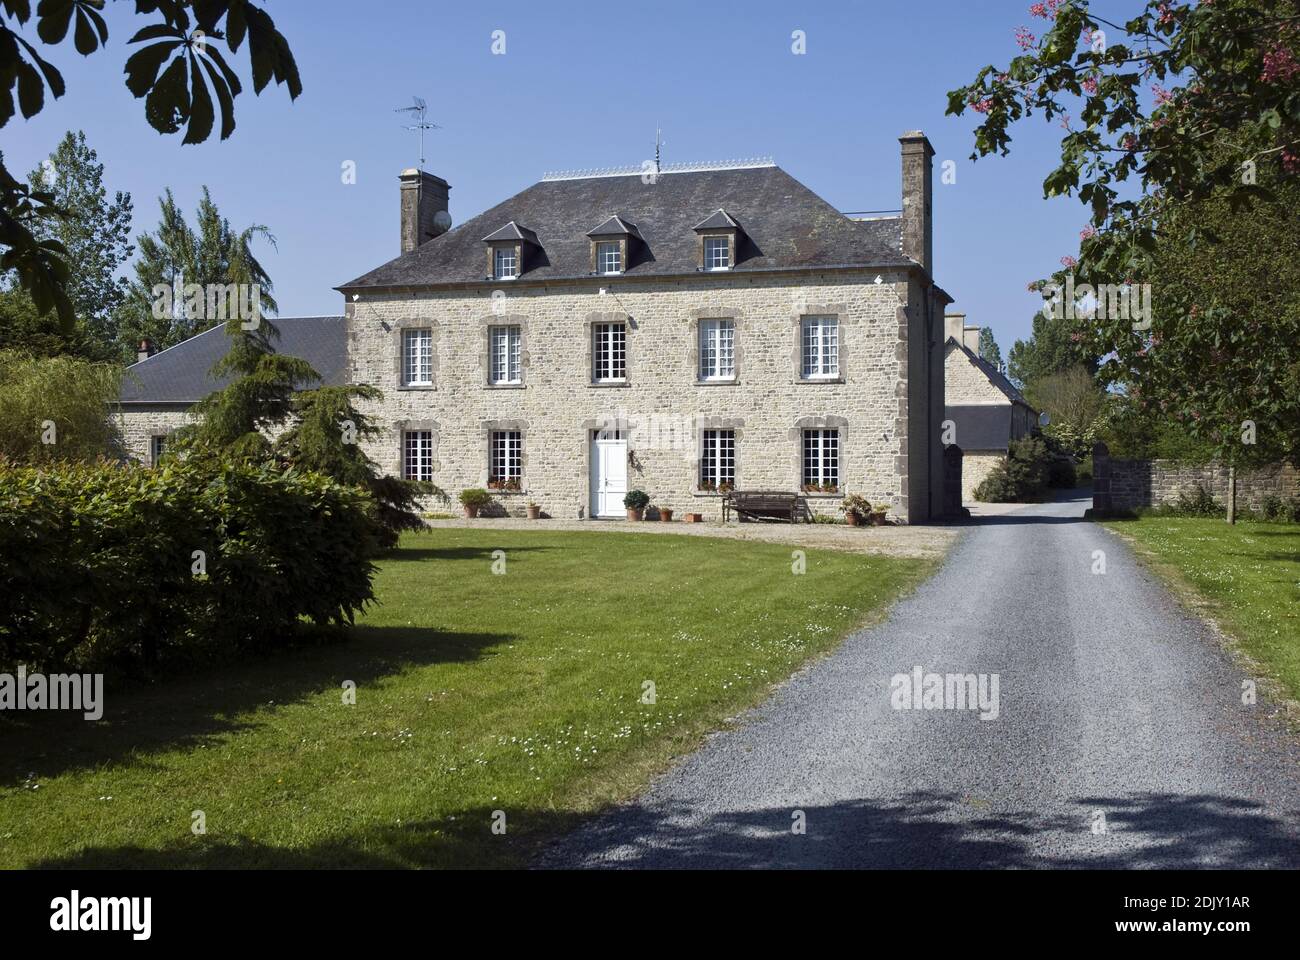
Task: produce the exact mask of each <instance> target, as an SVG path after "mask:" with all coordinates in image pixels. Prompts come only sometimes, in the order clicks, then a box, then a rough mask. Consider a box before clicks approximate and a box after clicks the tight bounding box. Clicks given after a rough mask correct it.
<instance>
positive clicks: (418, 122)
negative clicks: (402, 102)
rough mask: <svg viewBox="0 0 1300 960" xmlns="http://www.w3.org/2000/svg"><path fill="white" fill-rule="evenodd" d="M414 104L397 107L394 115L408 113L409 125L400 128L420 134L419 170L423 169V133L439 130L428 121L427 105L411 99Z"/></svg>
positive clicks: (421, 98)
mask: <svg viewBox="0 0 1300 960" xmlns="http://www.w3.org/2000/svg"><path fill="white" fill-rule="evenodd" d="M411 99H412V100H413V101H414V103H412V104H411V106H409V107H398V108H397V109H396V110H394V111H393V112H394V113H409V114H410V115H411V120H412V121H413V122H412V123H410V124H407V125H405V126H403V127H402V129H403V130H415V131H418V132H419V134H420V169H421V170H423V169H424V131H426V130H441V129H442V128H441V127H439V126H438V125H437V124H436V123H434V122H433V121H431V120H430V119H429V105H428V104H427V103H425V102H424V98H423V97H411Z"/></svg>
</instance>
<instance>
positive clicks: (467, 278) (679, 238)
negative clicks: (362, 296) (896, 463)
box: [339, 166, 914, 290]
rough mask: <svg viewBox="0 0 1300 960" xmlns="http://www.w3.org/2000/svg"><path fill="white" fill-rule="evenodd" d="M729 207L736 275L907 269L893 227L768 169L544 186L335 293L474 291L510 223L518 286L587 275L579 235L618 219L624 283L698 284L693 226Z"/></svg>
mask: <svg viewBox="0 0 1300 960" xmlns="http://www.w3.org/2000/svg"><path fill="white" fill-rule="evenodd" d="M719 209H725V210H726V211H727V212H728V213H729V214H730V215H731V216H733V217H734V218H735V219H736V220H738V221H739V222H740V223H741V224H743V226H744V231H745V235H746V236H747V238H748V239H747V240H746V242H745V243H743V244H742V245H741V248H740V250H739V251H738V253H739V256H738V260H737V263H736V266H735V268H734V272H736V273H744V272H747V271H756V270H774V269H814V268H818V267H843V266H866V267H882V268H883V267H894V266H909V265H912V264H913V263H914V261H912V260H910V259H909V258H907V257H905V256H903V254H902V253H901V251H900V233H901V228H900V224H901V221H900V220H899V219H898V218H896V217H895V218H888V219H881V220H870V221H856V220H850V219H849V218H848V217H845V216H844V215H843V214H841V213H840V212H839V211H838V210H836V209H835V208H834V207H832V206H831V205H830V204H829V203H827V202H826V201H825V200H823V199H821V198H820V197H818V196H817V195H816V194H814V193H813V192H812V191H811V190H809V189H808V188H807V187H805V186H804V185H803V184H801V183H800V182H799V181H797V180H795V179H794V178H793V177H791V176H790V175H789V174H788V173H786V172H785V171H784V170H782V169H780V168H779V167H775V166H761V167H748V168H740V169H728V170H707V171H701V172H693V173H665V174H662V175H660V176H659V178H658V180H657V182H654V183H643V182H642V181H641V177H640V176H638V175H630V176H607V177H590V178H584V179H568V180H543V181H541V182H539V183H535V184H533V185H532V186H531V187H529V188H528V189H526V190H524V191H523V192H522V193H518V194H516V195H515V196H513V197H511V198H510V199H509V200H506V201H504V202H503V203H500V204H498V205H497V206H495V207H493V208H492V209H490V210H488V211H486V212H484V213H482V214H480V215H478V216H477V217H474V218H473V219H471V220H467V221H466V222H465V223H463V224H461V225H460V226H459V227H457V228H455V229H453V230H450V231H448V232H447V233H444V234H443V235H442V236H439V237H435V238H434V239H433V240H430V241H428V242H427V243H424V244H422V245H420V246H419V247H417V248H416V249H415V250H412V251H411V252H409V253H406V254H403V255H402V256H400V257H398V258H397V259H396V260H391V261H389V262H388V263H386V264H384V265H383V266H381V267H378V268H376V269H374V270H371V271H370V272H369V273H366V274H364V275H362V276H360V277H358V278H356V279H355V280H352V281H350V282H349V283H345V284H343V285H342V286H340V287H339V289H340V290H353V289H360V288H367V287H404V286H423V285H430V284H454V283H482V282H483V281H484V260H483V246H482V242H483V237H485V236H487V235H489V234H490V233H492V232H494V231H496V230H498V229H500V227H501V225H502V224H505V223H509V222H511V221H514V222H516V223H526V224H528V225H529V227H531V228H532V229H533V230H534V231H536V234H537V242H538V244H539V245H540V246H541V249H542V251H543V254H544V255H543V256H541V257H538V258H536V259H535V260H534V265H533V266H531V267H530V268H529V269H527V270H525V271H524V273H523V274H522V275H521V276H520V277H519V279H518V280H516V281H514V282H515V283H527V282H529V281H545V280H554V279H557V278H579V277H588V276H590V275H591V248H590V240H589V238H588V236H587V232H588V231H589V230H590V229H591V225H592V224H593V223H599V222H600V221H602V220H605V219H608V218H609V217H611V216H615V215H618V216H620V217H622V218H624V219H625V220H626V221H627V222H629V223H635V224H636V225H637V229H638V231H639V233H640V235H641V238H642V240H643V241H644V242H643V243H642V244H639V245H638V246H640V248H641V249H640V251H639V252H638V254H637V255H636V256H635V257H634V258H633V259H632V262H631V263H629V264H628V265H627V269H626V274H627V276H629V277H639V276H667V275H681V274H696V273H697V271H698V267H699V264H698V263H697V253H696V250H697V243H698V238H697V235H696V234H695V232H694V229H693V228H694V227H695V225H696V224H698V223H699V222H700V221H701V220H702V219H706V220H707V218H709V217H711V216H712V215H713V214H714V213H715V212H716V211H718V210H719Z"/></svg>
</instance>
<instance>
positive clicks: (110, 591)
mask: <svg viewBox="0 0 1300 960" xmlns="http://www.w3.org/2000/svg"><path fill="white" fill-rule="evenodd" d="M378 534H379V526H378V524H377V523H376V520H375V516H374V506H373V504H372V503H371V501H370V500H369V498H368V497H367V496H366V495H365V493H364V491H362V490H360V489H358V488H353V487H346V486H341V485H339V484H337V483H334V482H333V481H331V480H329V479H327V478H325V477H322V476H320V475H318V474H312V473H300V472H298V471H294V470H289V471H284V470H280V469H277V468H275V467H273V466H269V465H267V466H250V465H240V466H234V465H220V464H214V463H212V462H211V461H210V460H195V461H175V462H172V463H170V464H168V465H167V466H165V467H163V468H162V469H160V470H150V469H145V468H142V467H138V466H128V467H120V466H117V465H114V464H109V463H99V464H93V465H57V466H51V467H44V468H35V467H21V468H19V467H8V466H4V465H0V594H3V595H4V597H5V602H4V603H3V604H0V666H4V667H12V666H14V665H16V664H18V663H24V664H27V665H28V666H29V667H31V668H33V669H42V670H47V671H48V670H54V669H69V668H77V669H80V668H85V667H87V666H91V665H95V666H107V665H118V666H132V665H141V664H144V665H148V666H150V667H152V666H154V665H156V664H159V663H162V662H164V661H171V660H185V659H188V660H193V659H210V658H216V657H223V656H224V657H229V656H232V655H233V654H234V653H235V652H237V651H245V650H255V649H266V648H272V647H276V646H281V645H285V644H286V643H289V642H291V641H292V640H293V639H294V638H295V637H297V636H298V635H299V633H300V631H299V627H300V626H302V625H303V621H310V622H311V623H314V624H318V625H327V624H342V623H351V622H352V620H353V617H354V615H355V614H356V612H357V611H359V610H361V609H363V608H364V607H365V605H366V604H367V603H369V602H370V601H371V600H373V594H372V592H371V586H370V578H371V576H372V574H373V572H374V567H373V565H372V564H371V560H370V558H371V557H372V556H373V555H374V554H375V552H376V551H377V549H378ZM198 551H202V552H201V553H199V552H198Z"/></svg>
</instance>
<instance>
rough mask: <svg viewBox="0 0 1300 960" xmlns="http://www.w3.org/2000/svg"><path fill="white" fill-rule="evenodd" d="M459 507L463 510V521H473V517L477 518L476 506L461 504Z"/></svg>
mask: <svg viewBox="0 0 1300 960" xmlns="http://www.w3.org/2000/svg"><path fill="white" fill-rule="evenodd" d="M461 506H462V507H463V508H464V509H465V519H466V520H473V519H474V518H475V517H477V516H478V507H477V506H471V505H470V504H468V503H464V504H461Z"/></svg>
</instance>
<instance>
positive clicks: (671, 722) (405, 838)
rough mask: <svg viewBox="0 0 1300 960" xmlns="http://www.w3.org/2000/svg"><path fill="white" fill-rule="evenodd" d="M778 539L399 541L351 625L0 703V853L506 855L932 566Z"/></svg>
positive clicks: (336, 859)
mask: <svg viewBox="0 0 1300 960" xmlns="http://www.w3.org/2000/svg"><path fill="white" fill-rule="evenodd" d="M864 535H866V536H869V535H870V533H869V531H868V532H865V533H864ZM497 550H502V551H504V554H496V555H494V552H495V551H497ZM791 553H792V548H790V547H786V546H779V545H774V544H765V543H754V542H745V541H734V540H722V539H712V538H697V537H674V536H662V535H645V534H643V535H636V534H622V533H603V532H601V533H561V532H555V533H547V532H532V531H517V530H504V529H503V530H501V531H492V530H486V529H474V530H450V529H449V530H438V531H432V532H424V533H419V534H412V535H408V536H406V537H405V538H404V539H403V541H402V546H401V549H400V551H399V552H398V553H397V554H395V555H393V556H392V557H391V558H389V559H386V560H385V561H384V562H382V564H381V566H380V572H379V575H378V577H377V579H376V584H375V586H376V593H377V595H378V596H379V598H380V600H381V604H380V605H379V606H377V607H374V608H372V609H371V610H370V611H369V612H368V614H367V616H365V617H364V619H363V620H362V622H361V624H360V626H359V627H358V628H357V630H356V632H355V636H354V637H353V639H351V640H348V641H345V642H341V643H335V644H332V645H327V646H321V647H312V648H306V649H298V650H295V651H292V652H289V653H284V654H281V655H278V656H274V657H267V658H259V659H256V660H250V661H248V662H245V663H242V664H239V665H234V666H225V667H221V668H218V669H212V670H209V671H206V672H204V673H202V674H201V675H195V676H188V677H185V678H173V679H170V680H165V681H162V682H160V683H158V684H156V685H154V686H151V687H148V688H141V687H138V686H137V687H135V688H127V689H125V690H122V689H117V688H115V687H114V686H113V685H111V684H110V686H109V688H108V690H107V693H106V697H105V699H106V709H105V714H104V718H105V719H104V720H103V721H101V722H100V723H97V724H92V723H87V722H85V721H83V720H81V719H80V718H79V716H78V717H75V718H74V717H69V716H58V717H51V716H48V715H42V716H39V717H37V718H36V719H35V720H31V719H30V715H25V714H10V715H8V716H7V717H5V718H4V719H3V720H0V865H2V866H5V867H34V866H43V867H48V866H75V867H110V866H111V867H118V866H138V867H156V866H159V867H173V866H174V867H199V866H204V867H218V866H253V867H280V866H285V867H289V866H336V867H414V866H493V865H509V864H517V863H520V862H523V861H525V860H526V859H527V858H528V857H529V856H531V855H532V854H533V853H534V852H535V851H536V848H537V846H538V844H539V843H540V842H541V841H542V840H544V839H546V838H548V837H550V836H553V835H555V834H556V832H558V831H561V830H564V829H567V828H569V827H571V826H573V825H574V823H575V822H576V821H577V819H578V818H579V817H580V816H581V815H582V814H584V813H588V812H590V811H592V810H594V809H597V808H599V807H601V806H603V805H605V804H608V803H611V802H613V801H616V800H619V799H623V798H626V797H627V796H629V795H631V794H632V793H634V792H635V791H636V790H637V789H638V788H640V787H642V786H643V785H644V784H645V783H646V782H647V780H648V778H649V777H650V776H652V775H653V774H654V773H655V772H657V771H659V770H662V769H664V768H665V767H666V766H667V765H668V764H669V763H670V762H671V760H672V758H673V757H674V756H675V755H678V754H681V753H683V752H686V751H689V750H691V749H692V748H693V747H695V746H697V745H698V744H699V742H700V741H701V739H702V737H703V735H704V734H705V733H706V732H708V731H709V730H712V729H717V728H719V727H721V726H724V725H725V724H726V723H727V721H728V719H729V718H732V717H734V716H735V715H736V714H737V713H739V712H740V711H741V710H743V709H744V708H746V707H748V706H751V705H753V704H755V703H757V702H758V701H760V700H761V699H762V698H763V696H764V694H765V693H766V692H767V691H769V690H770V688H771V686H772V685H773V684H774V683H776V682H778V681H780V680H782V679H784V678H785V677H787V676H788V675H789V674H790V673H792V672H793V671H794V670H795V669H796V668H797V667H799V666H800V665H801V664H803V663H805V662H806V661H808V660H809V659H810V658H812V657H814V656H816V655H817V654H820V653H823V652H825V651H827V650H829V649H831V648H832V647H834V646H835V645H836V643H837V641H838V640H840V639H841V638H842V637H843V636H845V635H846V633H848V632H849V631H850V630H851V629H852V628H853V627H855V626H857V625H860V624H862V623H863V622H865V621H866V620H868V619H870V618H873V617H875V616H878V615H879V614H880V613H882V612H883V611H884V609H885V608H886V607H887V606H888V604H889V603H890V602H891V601H892V600H894V599H895V598H896V597H897V596H899V594H900V593H902V592H904V591H905V590H907V589H908V588H910V587H911V586H912V585H914V584H915V583H916V582H917V581H918V580H919V579H921V578H922V577H923V576H925V575H926V574H927V573H928V572H929V571H930V570H931V568H932V564H931V563H929V562H927V561H919V560H901V559H892V558H882V557H873V556H865V555H860V554H849V553H834V552H828V551H813V550H809V551H807V552H806V554H807V571H806V573H804V574H803V575H798V576H797V575H795V574H794V573H793V572H792V557H791ZM502 556H504V565H505V566H504V569H505V573H504V575H495V574H494V573H493V572H492V567H493V563H494V562H496V561H497V560H498V559H499V558H500V557H502ZM345 681H352V682H354V683H355V684H356V704H355V705H354V706H349V705H345V704H344V703H343V684H344V683H345ZM646 681H650V682H652V683H653V684H654V702H653V703H643V702H642V700H643V697H644V693H645V690H646V687H645V686H644V684H645V682H646ZM647 699H648V698H647ZM195 811H202V815H203V820H204V824H205V827H206V833H204V834H201V835H200V834H196V833H195V832H194V831H193V829H192V824H193V822H194V818H195V817H196V816H197V814H196V813H195ZM497 811H501V814H497ZM502 815H504V826H505V833H504V834H501V833H494V832H493V829H492V828H493V823H494V817H495V822H496V823H498V824H500V823H501V816H502ZM498 829H499V827H498Z"/></svg>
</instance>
